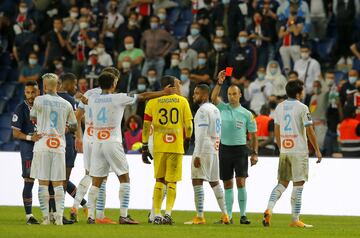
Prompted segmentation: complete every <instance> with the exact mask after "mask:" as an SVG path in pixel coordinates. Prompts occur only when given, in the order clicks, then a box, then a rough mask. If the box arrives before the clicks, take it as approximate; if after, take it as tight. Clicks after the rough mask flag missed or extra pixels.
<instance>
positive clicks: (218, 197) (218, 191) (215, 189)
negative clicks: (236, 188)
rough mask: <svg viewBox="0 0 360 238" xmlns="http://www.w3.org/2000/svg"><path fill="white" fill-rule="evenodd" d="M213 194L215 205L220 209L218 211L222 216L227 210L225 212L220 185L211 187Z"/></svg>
mask: <svg viewBox="0 0 360 238" xmlns="http://www.w3.org/2000/svg"><path fill="white" fill-rule="evenodd" d="M211 188H212V190H213V192H214V195H215V197H216V200H217V203H218V205H219V207H220V210H221V212H222V213H223V214H227V210H226V205H225V197H224V192H223V190H222V188H221V185H220V184H218V185H216V186H214V187H211Z"/></svg>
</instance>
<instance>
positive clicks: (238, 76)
mask: <svg viewBox="0 0 360 238" xmlns="http://www.w3.org/2000/svg"><path fill="white" fill-rule="evenodd" d="M256 55H257V53H256V48H255V47H254V46H253V45H251V44H249V43H248V33H247V32H246V31H241V32H240V33H239V37H238V41H237V43H236V44H234V46H233V47H232V49H231V50H230V65H231V67H233V68H234V72H233V78H232V83H234V84H237V85H240V84H243V83H244V82H245V81H246V80H252V79H253V76H254V74H255V72H256V64H257V59H256Z"/></svg>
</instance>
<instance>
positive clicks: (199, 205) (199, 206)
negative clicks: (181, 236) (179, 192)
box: [194, 185, 204, 217]
mask: <svg viewBox="0 0 360 238" xmlns="http://www.w3.org/2000/svg"><path fill="white" fill-rule="evenodd" d="M194 195H195V207H196V212H197V216H198V217H204V187H203V186H202V185H196V186H194Z"/></svg>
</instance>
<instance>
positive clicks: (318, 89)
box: [309, 80, 329, 151]
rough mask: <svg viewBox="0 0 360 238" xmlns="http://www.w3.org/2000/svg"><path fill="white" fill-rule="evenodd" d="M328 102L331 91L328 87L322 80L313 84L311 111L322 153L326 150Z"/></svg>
mask: <svg viewBox="0 0 360 238" xmlns="http://www.w3.org/2000/svg"><path fill="white" fill-rule="evenodd" d="M328 100H329V89H328V87H327V85H324V87H323V86H322V82H321V81H320V80H315V81H314V82H313V94H312V96H311V97H310V105H309V110H310V113H311V118H312V121H313V126H314V130H315V133H316V139H317V143H318V144H319V148H320V151H323V150H324V140H325V135H326V131H327V123H326V111H327V105H328Z"/></svg>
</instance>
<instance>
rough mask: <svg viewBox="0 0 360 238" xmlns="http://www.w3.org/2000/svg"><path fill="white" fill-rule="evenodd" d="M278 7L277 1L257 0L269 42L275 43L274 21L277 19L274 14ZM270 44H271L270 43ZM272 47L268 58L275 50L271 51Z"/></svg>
mask: <svg viewBox="0 0 360 238" xmlns="http://www.w3.org/2000/svg"><path fill="white" fill-rule="evenodd" d="M278 8H279V3H278V2H277V1H276V0H263V1H259V3H258V10H259V11H260V12H261V13H262V15H263V20H262V22H263V24H264V27H266V29H267V30H268V32H269V36H270V38H271V43H272V44H276V42H277V39H278V35H277V31H276V23H277V20H278V16H277V15H276V11H277V9H278ZM270 46H272V45H271V44H270ZM273 51H274V49H273V47H271V48H270V55H269V58H270V59H273V58H274V55H275V52H273Z"/></svg>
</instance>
